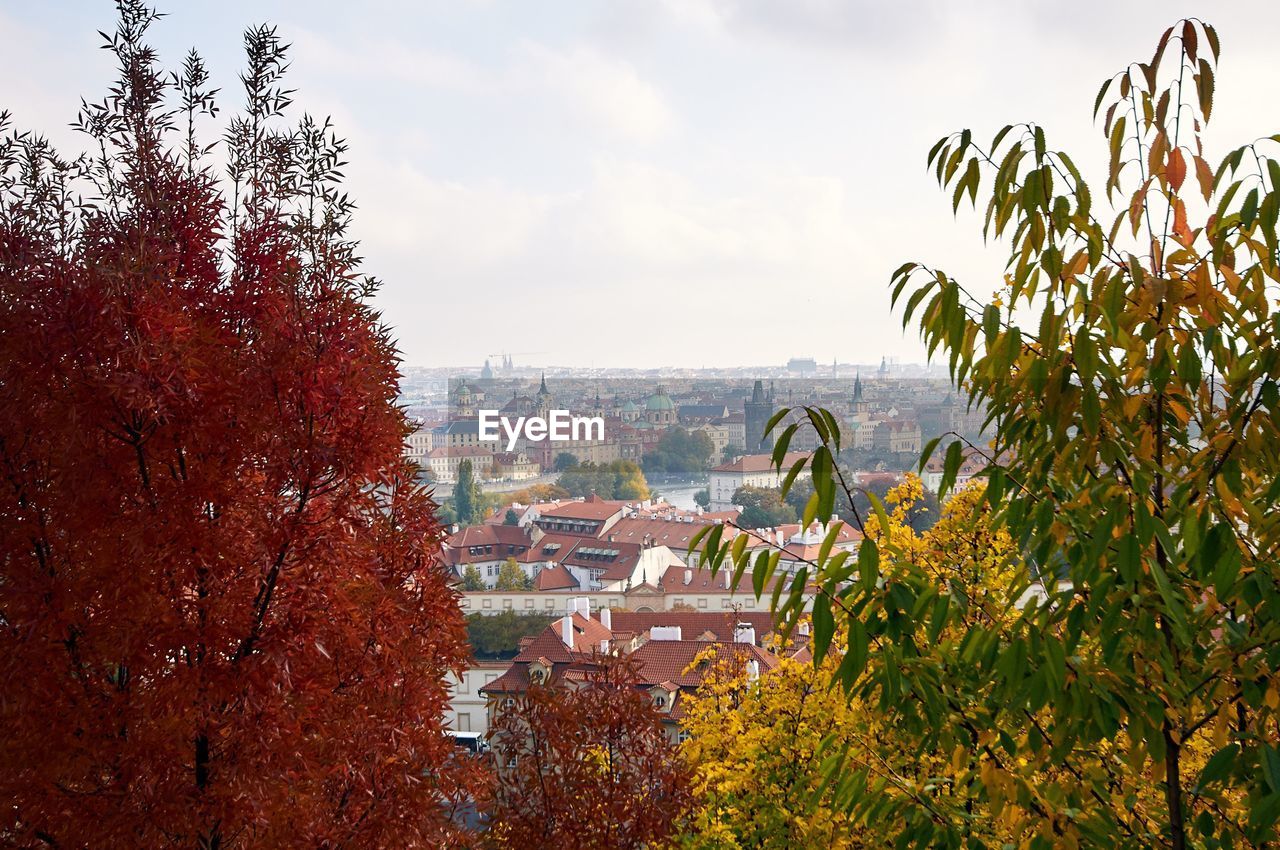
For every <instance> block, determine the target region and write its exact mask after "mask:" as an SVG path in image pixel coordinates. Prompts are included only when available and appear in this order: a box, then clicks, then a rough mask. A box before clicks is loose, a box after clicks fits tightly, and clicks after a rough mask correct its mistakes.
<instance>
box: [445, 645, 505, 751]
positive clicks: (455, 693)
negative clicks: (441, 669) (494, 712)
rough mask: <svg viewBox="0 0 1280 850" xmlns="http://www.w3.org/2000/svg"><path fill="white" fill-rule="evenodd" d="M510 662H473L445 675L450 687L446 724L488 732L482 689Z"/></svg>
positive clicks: (487, 716) (458, 728) (465, 730)
mask: <svg viewBox="0 0 1280 850" xmlns="http://www.w3.org/2000/svg"><path fill="white" fill-rule="evenodd" d="M510 666H511V662H510V661H479V660H477V661H472V662H471V665H470V666H469V667H467V668H466V669H465V670H460V671H458V672H457V673H450V674H449V675H448V676H446V677H445V682H446V684H448V686H449V712H448V714H447V715H446V716H445V724H446V725H447V726H448V727H449V728H450V729H452V730H453V731H455V732H479V733H480V734H481V735H483V734H485V733H486V732H488V731H489V707H488V700H487V699H486V697H485V695H484V694H483V693H481V689H482V688H483V687H484V686H485V685H488V684H490V683H491V682H493V681H494V680H495V679H497V678H498V677H499V676H501V675H502V674H503V673H505V672H506V671H507V668H508V667H510Z"/></svg>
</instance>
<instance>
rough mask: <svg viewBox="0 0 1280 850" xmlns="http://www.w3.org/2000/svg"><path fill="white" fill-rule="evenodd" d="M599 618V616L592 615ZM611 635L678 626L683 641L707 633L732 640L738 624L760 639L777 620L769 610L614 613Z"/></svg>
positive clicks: (718, 638)
mask: <svg viewBox="0 0 1280 850" xmlns="http://www.w3.org/2000/svg"><path fill="white" fill-rule="evenodd" d="M593 616H594V617H596V618H598V617H599V614H595V615H593ZM609 616H610V617H611V620H610V622H611V624H612V625H613V632H614V635H615V636H616V635H618V634H619V633H621V632H633V633H635V634H643V633H645V632H647V631H649V630H650V629H652V628H653V627H655V626H679V627H680V633H681V635H683V636H684V637H685V638H693V637H695V636H700V635H703V634H706V633H708V632H710V633H711V634H713V635H714V636H715V638H714V639H716V640H724V641H731V640H733V632H734V628H735V627H736V626H737V624H738V623H747V624H748V625H750V626H751V627H752V628H753V629H755V630H756V639H757V640H760V639H762V638H764V636H765V635H767V634H769V633H770V632H772V631H773V630H774V628H775V624H776V622H777V621H776V619H775V618H774V616H773V614H771V613H769V612H768V611H737V612H735V611H613V612H611V613H610V615H609Z"/></svg>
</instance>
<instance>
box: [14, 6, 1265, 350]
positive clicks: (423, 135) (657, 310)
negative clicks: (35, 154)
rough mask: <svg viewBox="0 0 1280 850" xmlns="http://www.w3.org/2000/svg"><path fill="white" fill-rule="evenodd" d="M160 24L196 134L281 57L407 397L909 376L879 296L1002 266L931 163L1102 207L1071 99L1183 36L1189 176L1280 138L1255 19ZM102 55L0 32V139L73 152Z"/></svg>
mask: <svg viewBox="0 0 1280 850" xmlns="http://www.w3.org/2000/svg"><path fill="white" fill-rule="evenodd" d="M159 6H160V8H161V10H162V11H164V12H166V13H167V14H168V17H166V18H164V19H163V20H162V21H161V22H160V23H159V24H158V25H157V26H156V27H155V28H154V29H153V31H152V34H151V36H152V42H153V44H154V45H155V46H156V47H157V48H158V49H159V51H160V54H161V57H162V59H163V60H164V62H165V63H166V65H167V67H170V68H176V67H177V66H178V65H179V64H180V62H181V60H182V57H183V55H184V53H185V52H186V50H187V49H188V48H189V47H192V46H194V47H196V48H197V49H198V50H199V51H200V52H201V53H202V55H204V57H205V59H206V63H207V65H208V66H209V69H210V71H211V73H212V76H213V82H214V84H215V85H216V86H218V87H220V88H221V89H222V94H221V95H220V98H219V103H220V107H221V111H222V117H225V116H226V115H227V114H228V113H229V112H231V111H233V110H234V109H235V107H236V106H237V105H238V103H239V101H240V99H241V98H240V91H239V86H238V81H237V79H236V75H237V74H238V73H239V71H240V70H241V68H242V66H243V56H242V51H241V33H242V31H243V30H244V29H245V28H246V27H247V26H250V25H252V24H256V23H259V22H262V21H269V22H272V23H275V24H277V25H278V28H279V32H280V35H281V36H282V38H283V39H284V40H285V41H286V42H291V43H292V44H293V50H292V52H291V59H292V71H291V72H290V75H289V78H288V82H289V85H290V86H292V87H294V88H296V89H297V90H298V93H297V96H296V102H295V107H294V111H293V113H291V115H292V117H293V118H295V119H296V118H299V117H301V115H302V113H303V112H304V111H308V112H311V113H313V114H317V115H321V116H323V115H325V114H330V115H332V116H333V118H334V120H335V122H336V125H337V128H338V131H339V133H340V135H344V136H345V137H346V138H347V139H348V141H349V142H350V146H351V149H350V152H349V159H350V165H349V167H348V168H347V169H346V173H347V175H348V183H347V189H348V190H349V191H350V193H351V194H352V196H353V197H354V198H355V199H356V200H357V202H358V204H359V210H358V211H357V214H356V220H355V227H354V235H355V236H356V237H357V238H359V239H360V240H361V241H362V243H363V252H362V253H363V255H364V257H365V259H366V263H365V267H364V270H365V271H366V272H369V273H371V274H374V275H376V276H378V277H379V278H381V279H382V280H383V281H384V284H385V285H384V288H383V290H382V292H381V293H380V294H379V295H378V296H377V300H376V305H377V307H378V308H379V309H380V310H381V311H382V313H383V316H384V318H385V319H386V321H387V322H388V323H389V324H390V325H392V326H393V327H394V328H395V334H396V337H397V338H398V340H399V342H400V346H401V349H402V351H403V356H404V359H405V363H406V364H407V365H410V366H424V367H431V366H443V365H446V364H466V363H477V364H479V363H482V362H483V361H484V359H485V357H486V356H490V355H493V354H495V353H499V354H500V353H502V352H512V353H513V354H514V355H515V356H516V360H517V363H521V362H525V363H528V362H535V361H536V362H544V363H548V364H554V365H557V366H577V367H592V366H594V367H600V368H603V367H628V366H630V367H636V368H645V367H651V366H670V367H673V368H680V367H691V368H698V367H722V368H733V367H736V366H739V365H746V364H750V363H757V364H758V363H776V364H779V365H781V364H785V363H786V361H787V360H788V359H789V358H791V357H798V356H811V357H813V358H814V359H816V360H817V361H818V363H819V365H820V366H823V365H824V364H825V365H827V366H829V365H830V362H831V360H832V358H833V357H837V358H839V360H840V361H841V362H846V363H853V362H861V363H878V362H879V360H880V357H881V356H882V355H889V356H891V357H892V356H896V357H897V358H898V359H900V360H902V361H903V362H913V361H914V362H923V361H924V359H925V358H924V350H923V347H922V346H921V345H920V344H919V343H918V341H917V340H916V337H915V334H914V333H912V332H910V331H908V332H907V333H906V334H903V333H902V331H901V319H900V317H899V316H895V315H893V314H892V313H891V311H890V307H889V293H888V279H889V275H890V273H891V271H892V269H893V268H895V267H896V266H898V265H899V264H901V263H902V262H904V261H906V260H915V259H918V260H924V261H928V262H930V263H932V264H935V265H937V266H939V267H942V268H945V269H947V270H948V271H950V272H952V273H954V274H956V275H957V276H959V277H960V278H961V279H962V280H963V281H964V282H965V283H966V284H967V285H968V286H969V287H970V288H971V289H972V290H973V291H975V292H976V293H980V294H986V293H988V292H990V291H992V290H994V289H995V288H996V287H997V286H998V284H999V275H1000V270H1001V266H1002V260H1003V251H1002V250H1001V248H1000V247H999V246H993V247H987V248H984V246H983V244H982V241H981V233H980V224H979V222H978V221H977V217H976V216H975V215H974V214H973V213H971V212H969V213H966V212H962V213H961V215H960V216H959V218H958V220H957V219H953V217H952V214H951V212H950V199H949V197H948V196H946V195H944V194H943V193H942V192H940V191H939V190H938V189H937V186H936V184H935V182H934V180H933V177H932V175H931V174H930V173H927V172H926V169H925V155H926V153H927V151H928V149H929V147H930V146H931V145H932V144H933V143H934V142H935V141H936V140H937V139H938V138H939V137H940V136H942V135H943V134H945V133H947V132H950V131H952V130H958V129H961V128H964V127H970V128H972V129H973V130H974V133H975V135H976V136H977V137H978V138H981V139H984V140H987V139H989V138H990V137H991V135H992V134H994V132H995V131H996V130H997V129H999V127H1001V126H1003V125H1004V124H1006V123H1010V122H1018V121H1036V122H1038V123H1041V124H1042V125H1044V126H1045V128H1046V131H1047V134H1048V138H1049V143H1050V145H1051V146H1053V147H1058V148H1063V149H1066V150H1068V151H1069V152H1071V153H1072V155H1073V157H1075V158H1076V159H1077V161H1078V162H1080V163H1081V164H1082V165H1083V167H1084V169H1085V171H1086V175H1087V176H1089V177H1090V178H1091V179H1092V180H1093V181H1095V183H1096V184H1097V185H1098V186H1099V187H1100V185H1101V177H1100V175H1101V174H1102V173H1103V170H1104V167H1105V162H1104V157H1105V142H1104V140H1103V139H1102V138H1101V133H1100V130H1099V129H1098V127H1096V126H1095V125H1094V124H1093V123H1092V121H1091V118H1090V112H1091V109H1092V105H1093V99H1094V95H1095V94H1096V92H1097V89H1098V86H1099V85H1100V84H1101V82H1102V80H1103V79H1104V78H1106V77H1107V76H1109V75H1110V74H1112V73H1114V72H1115V71H1117V70H1119V69H1121V68H1122V67H1123V66H1124V65H1125V64H1127V63H1128V62H1130V61H1134V60H1145V59H1147V58H1148V57H1149V56H1150V54H1151V52H1152V50H1153V48H1154V45H1155V41H1156V39H1157V38H1158V36H1159V34H1160V32H1161V31H1162V30H1163V29H1164V28H1165V27H1166V26H1168V25H1169V24H1171V23H1173V22H1174V21H1175V20H1177V19H1178V18H1180V17H1184V16H1193V15H1199V16H1201V17H1204V18H1205V19H1207V20H1208V21H1209V22H1210V23H1212V24H1214V26H1215V27H1216V28H1217V29H1218V32H1219V34H1220V36H1221V40H1222V45H1223V63H1222V66H1221V69H1220V72H1219V75H1218V81H1217V101H1216V103H1215V109H1214V121H1213V123H1212V124H1211V126H1210V128H1209V131H1208V133H1207V134H1206V142H1207V145H1208V148H1207V153H1208V155H1209V157H1210V160H1211V162H1213V163H1215V164H1216V162H1217V161H1218V159H1219V158H1220V157H1221V156H1222V154H1223V153H1224V152H1225V150H1226V148H1227V146H1228V145H1234V144H1240V143H1243V142H1246V141H1250V140H1252V139H1254V138H1256V137H1259V136H1262V135H1266V134H1270V133H1272V132H1275V131H1276V130H1277V129H1280V127H1278V126H1277V121H1276V120H1275V118H1276V111H1275V104H1276V103H1280V60H1277V59H1276V57H1275V54H1274V51H1273V45H1274V43H1275V39H1276V36H1277V34H1280V4H1276V3H1263V2H1235V3H1231V4H1206V3H1194V2H1182V0H1171V1H1170V2H1154V1H1153V0H1143V2H1120V3H1117V2H1100V0H1086V2H1079V3H1075V4H1071V5H1070V6H1063V5H1062V4H1057V3H1049V2H1012V0H1011V2H1004V3H995V2H985V3H978V2H950V3H947V2H943V0H907V2H898V3H893V4H889V3H871V2H864V1H861V0H860V2H835V0H785V2H784V0H775V2H767V0H598V2H581V0H569V2H562V3H555V4H534V3H526V2H517V0H509V1H508V2H499V0H453V1H452V2H447V1H446V0H430V2H413V3H410V2H390V1H389V0H371V2H365V3H360V4H353V3H338V2H306V3H304V2H301V1H300V0H290V2H255V3H250V2H245V0H225V2H220V3H216V4H192V3H179V2H176V0H168V2H163V3H160V4H159ZM113 27H114V9H113V4H110V3H106V2H103V1H102V0H93V2H90V0H63V2H57V3H44V4H38V3H26V2H15V0H0V43H3V44H4V45H5V50H4V51H0V75H3V79H5V80H6V81H7V84H6V85H5V87H4V89H3V93H2V94H0V110H3V109H8V110H10V111H11V112H12V113H13V122H14V126H15V127H16V128H18V129H31V130H35V131H37V132H39V133H42V134H46V135H49V136H50V137H51V138H52V139H53V140H54V141H55V142H56V143H57V144H58V145H59V147H60V149H61V150H62V152H63V153H64V154H69V153H73V152H78V151H80V150H82V149H83V148H84V139H83V138H81V137H77V136H76V134H74V133H73V132H71V131H70V130H69V129H68V128H67V124H68V123H69V122H70V121H71V120H72V119H73V118H74V116H75V113H76V110H77V107H78V105H79V101H80V98H81V97H82V96H83V97H85V98H87V99H89V100H96V99H100V98H101V97H102V96H103V94H104V93H105V90H106V87H107V86H108V85H109V83H110V81H111V79H112V74H113V69H112V68H111V58H110V56H109V55H108V54H107V53H106V52H104V51H102V50H99V49H98V47H99V45H100V37H99V36H98V35H97V33H96V31H97V30H110V29H112V28H113ZM220 132H221V124H220V123H215V124H211V125H210V126H208V127H207V128H206V136H207V137H208V138H210V139H212V138H214V137H216V136H218V135H220ZM1101 196H1102V192H1101V190H1100V188H1099V190H1098V191H1096V192H1095V201H1100V200H1101ZM815 308H816V309H815ZM809 310H815V312H816V313H817V315H816V316H814V317H812V318H810V317H806V316H805V315H804V313H805V311H809ZM526 352H527V353H526Z"/></svg>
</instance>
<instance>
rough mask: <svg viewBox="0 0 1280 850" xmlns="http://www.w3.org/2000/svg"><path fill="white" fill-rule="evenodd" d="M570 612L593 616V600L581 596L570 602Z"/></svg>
mask: <svg viewBox="0 0 1280 850" xmlns="http://www.w3.org/2000/svg"><path fill="white" fill-rule="evenodd" d="M569 613H570V614H575V613H576V614H581V615H582V616H584V617H590V616H591V600H590V599H588V598H587V597H585V596H579V597H577V598H576V599H574V600H573V602H571V603H569Z"/></svg>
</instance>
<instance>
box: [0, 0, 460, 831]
mask: <svg viewBox="0 0 1280 850" xmlns="http://www.w3.org/2000/svg"><path fill="white" fill-rule="evenodd" d="M150 21H151V15H150V13H149V12H148V11H147V10H145V9H143V8H142V7H140V6H138V5H137V4H134V3H124V4H123V10H122V22H121V26H120V30H119V32H118V33H117V34H116V36H115V39H114V50H115V53H116V55H117V57H118V58H119V59H120V64H121V82H120V84H119V85H118V87H117V88H116V89H114V90H113V95H112V97H110V98H108V100H107V101H105V102H104V104H103V105H101V106H99V107H86V110H85V113H84V116H83V119H82V123H83V124H84V125H85V127H86V129H87V130H88V131H89V132H90V133H91V134H92V135H93V136H94V137H95V141H98V142H101V143H102V149H101V150H102V155H101V156H100V157H95V158H92V159H84V160H82V161H80V162H77V163H66V162H63V161H60V160H58V159H57V158H56V157H55V156H54V155H53V153H52V151H50V150H49V149H48V147H47V146H46V145H45V144H44V143H43V142H42V141H41V140H39V139H37V138H34V137H31V136H28V135H7V136H6V137H5V138H4V139H3V140H0V193H2V194H0V480H2V482H3V487H2V489H0V559H2V563H3V575H2V577H0V682H2V684H0V724H2V725H3V737H2V739H0V800H4V804H3V807H2V808H0V845H4V846H21V847H26V846H45V845H47V846H50V847H59V848H76V847H93V848H113V847H120V848H137V847H167V846H184V847H190V848H195V847H220V848H230V847H272V848H275V847H293V846H297V847H308V848H317V847H359V848H373V847H396V848H401V847H437V846H443V845H446V844H448V843H450V842H451V841H453V840H454V836H453V828H452V826H451V823H450V817H449V814H450V812H449V809H450V807H451V806H452V805H453V804H454V803H455V802H457V801H458V800H461V799H465V797H466V795H467V794H468V783H469V782H470V781H471V780H470V776H469V772H470V771H471V770H472V768H470V767H469V766H468V765H467V763H465V762H456V763H455V761H454V759H453V747H452V745H451V743H450V741H449V740H448V739H447V738H446V737H445V736H444V735H443V734H442V717H443V715H444V711H445V708H446V702H447V698H448V694H447V690H446V688H445V686H444V683H443V676H444V674H445V672H446V671H447V670H448V669H450V668H456V667H457V666H459V665H461V664H462V663H464V662H465V657H466V653H467V650H466V645H465V632H464V628H463V622H462V619H461V616H460V614H459V612H458V609H457V605H456V603H455V600H454V597H453V594H452V593H451V592H450V591H449V589H448V586H447V584H446V580H445V576H444V573H443V570H442V567H440V565H439V561H438V558H437V552H438V548H437V547H438V539H439V533H440V529H439V527H438V526H437V524H436V521H435V519H434V516H433V508H434V506H433V505H432V503H431V502H430V500H429V499H428V497H427V496H426V495H425V494H424V493H423V492H422V491H420V490H419V489H417V488H415V486H414V485H413V484H412V479H411V475H410V471H409V470H408V469H407V468H406V467H405V466H404V464H403V463H402V461H401V444H402V440H403V438H404V435H405V433H406V429H405V422H404V419H403V417H402V415H401V413H400V412H399V411H398V410H397V408H396V406H395V401H396V395H397V372H396V363H397V361H396V356H395V351H394V348H393V345H392V343H391V341H390V339H389V338H388V336H387V334H386V332H385V330H384V329H383V328H381V327H380V325H379V324H378V322H377V317H376V315H375V314H373V313H372V311H371V310H370V308H369V306H368V305H367V303H366V295H367V293H368V288H367V287H364V286H362V285H361V284H360V283H358V282H357V279H356V278H355V275H354V268H355V266H356V263H357V262H358V260H357V258H356V257H355V256H354V253H353V250H354V245H353V244H352V243H349V242H345V241H343V239H342V231H343V227H344V226H345V221H346V217H347V214H348V213H349V210H350V205H349V202H347V201H346V199H345V197H342V196H338V195H336V194H335V193H334V192H332V191H329V190H330V189H331V183H330V182H328V178H326V177H324V176H323V175H322V176H321V177H320V178H319V179H317V178H316V176H315V174H316V173H317V172H316V168H315V160H316V156H315V154H316V152H317V151H319V152H320V153H321V154H325V153H326V152H328V153H332V152H334V151H337V152H338V153H340V152H341V149H342V146H341V143H340V142H337V141H336V140H334V139H332V137H331V136H326V135H325V133H324V132H323V131H324V128H317V127H316V126H315V125H314V124H311V123H308V122H304V124H303V126H302V128H301V129H299V130H294V131H289V132H280V131H274V132H272V133H258V135H254V134H253V133H252V132H248V133H242V138H241V139H240V140H238V141H237V140H236V139H231V141H230V142H229V156H230V158H231V159H232V161H233V163H238V165H237V166H235V167H237V168H239V171H238V172H236V174H235V176H236V178H237V185H236V193H235V195H234V198H235V200H232V201H230V203H228V201H227V200H225V199H224V197H223V195H222V194H221V193H220V191H219V189H218V186H217V183H216V181H215V180H214V178H213V177H212V176H211V175H210V173H209V172H208V171H206V170H205V169H204V168H203V167H202V166H201V165H200V164H199V162H198V158H197V154H198V152H199V148H198V146H195V145H187V146H186V147H185V148H184V149H183V150H179V151H178V152H173V151H171V150H170V148H169V147H168V146H167V145H166V139H167V138H168V137H169V135H170V134H171V133H172V132H174V131H173V130H172V129H171V128H170V126H169V125H170V123H171V122H170V119H169V117H168V116H166V115H165V113H164V112H163V110H162V109H161V98H162V97H163V95H164V93H165V91H166V89H168V88H169V84H168V83H167V82H166V80H167V78H166V77H163V76H161V74H160V72H159V71H158V70H157V69H156V68H155V65H154V60H153V57H152V56H151V53H150V51H149V50H148V49H147V48H146V47H145V46H143V44H142V43H141V41H140V38H141V35H142V33H143V32H144V31H145V29H146V26H147V24H148V23H150ZM250 36H251V37H256V38H257V41H256V42H253V41H252V40H251V39H246V40H247V41H248V42H249V43H250V61H251V66H252V67H257V68H261V67H266V68H267V73H265V74H262V75H259V78H258V81H257V82H256V83H255V82H250V83H248V85H249V88H250V109H251V114H250V115H249V116H248V118H247V119H245V120H244V122H243V123H242V124H240V125H236V124H234V123H233V134H232V135H234V131H235V130H236V128H237V126H238V127H239V129H240V130H245V129H246V128H260V126H261V122H262V121H264V120H265V119H267V118H271V117H274V116H275V114H276V113H277V112H278V107H280V106H281V105H282V102H281V101H276V102H275V103H274V104H273V103H271V102H270V100H269V99H267V100H262V99H259V101H258V102H257V103H256V104H255V101H254V99H253V95H254V90H253V86H254V85H257V84H260V83H261V82H262V80H263V79H265V80H266V86H267V87H268V88H269V87H270V86H271V85H273V80H274V78H275V77H278V73H275V72H278V71H282V70H283V63H282V62H275V72H273V71H272V63H273V61H275V60H273V58H272V57H273V56H277V57H278V56H281V55H282V54H281V53H280V48H279V45H278V43H277V42H275V40H274V37H273V35H272V34H271V31H270V30H265V29H263V30H257V31H253V32H251V33H250ZM255 50H256V51H257V53H256V55H255ZM273 51H274V53H273ZM264 57H265V58H264ZM192 61H194V62H195V63H196V65H195V66H194V70H193V66H192V64H191V63H192ZM202 73H203V72H202V70H201V69H200V68H199V67H198V59H195V58H194V56H193V59H189V60H188V68H187V73H186V74H185V76H184V77H183V78H182V79H181V81H180V82H179V83H178V87H179V89H180V91H182V92H183V94H184V95H185V93H186V90H184V89H182V86H183V85H186V86H187V88H188V89H190V90H192V91H194V90H195V89H196V88H198V85H199V84H200V83H201V82H202ZM273 74H274V76H273ZM267 93H268V94H270V91H268V92H267ZM264 103H265V104H266V105H265V106H264V105H263V104H264ZM204 106H207V100H202V99H201V98H195V100H194V104H190V103H189V104H188V114H189V115H194V114H197V113H199V112H200V110H201V109H202V108H203V107H204ZM4 123H5V122H4V117H3V116H0V133H4V132H7V131H6V130H5V129H4V128H3V126H2V125H3V124H4ZM172 123H177V122H172ZM185 123H186V122H185V120H184V121H183V122H182V124H183V125H185ZM184 129H185V126H184ZM317 130H320V132H319V133H318V134H317V132H316V131H317ZM286 143H287V144H286ZM184 150H185V154H186V155H185V156H184V154H183V151H184ZM329 165H330V166H332V168H333V170H336V166H337V165H341V162H340V161H339V160H338V159H337V157H336V156H334V157H332V159H331V160H330V161H329ZM308 169H310V170H308ZM85 179H87V180H88V181H90V185H91V188H93V189H96V191H97V193H98V194H100V195H101V200H99V201H96V202H95V203H93V204H92V205H91V206H88V207H82V206H79V205H78V204H77V199H76V197H75V195H74V194H73V193H74V192H75V191H76V190H75V188H74V187H75V185H76V181H77V180H85Z"/></svg>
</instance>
